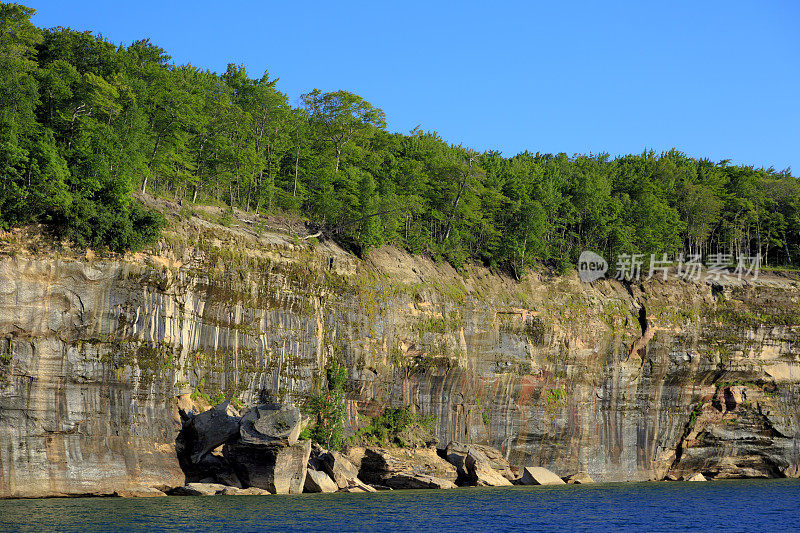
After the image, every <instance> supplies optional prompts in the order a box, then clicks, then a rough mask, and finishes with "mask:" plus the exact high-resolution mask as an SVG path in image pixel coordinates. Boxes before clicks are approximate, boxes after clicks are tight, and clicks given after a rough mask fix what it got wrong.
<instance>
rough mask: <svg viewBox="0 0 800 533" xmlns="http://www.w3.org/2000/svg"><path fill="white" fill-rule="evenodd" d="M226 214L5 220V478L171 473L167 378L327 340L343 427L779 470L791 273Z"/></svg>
mask: <svg viewBox="0 0 800 533" xmlns="http://www.w3.org/2000/svg"><path fill="white" fill-rule="evenodd" d="M241 225H242V227H240V228H236V227H234V228H226V227H222V226H219V225H217V224H213V223H211V222H208V221H207V220H205V219H202V218H198V217H196V216H195V217H191V218H189V219H185V220H183V221H182V222H180V223H178V222H175V223H173V224H172V229H171V230H170V231H168V232H167V233H166V235H165V237H164V239H163V240H162V241H161V242H160V243H159V245H158V246H157V247H155V248H154V249H152V250H149V251H148V252H146V253H138V254H128V255H126V256H125V257H111V258H108V257H105V258H103V257H101V258H97V257H93V255H92V254H88V255H86V254H84V255H77V254H75V253H73V252H71V251H69V250H68V249H65V248H63V247H61V246H60V245H58V244H55V245H47V244H46V243H45V244H41V243H39V242H38V241H37V240H36V239H35V238H33V237H31V234H30V233H29V232H17V233H15V234H8V235H6V238H5V242H4V244H3V253H2V255H0V335H1V336H0V341H2V342H1V346H0V496H6V497H8V496H47V495H77V494H111V493H113V492H114V491H119V490H123V489H130V488H135V487H144V486H148V487H157V488H160V487H170V486H178V485H182V484H183V482H184V476H183V473H182V472H181V469H180V467H179V465H178V461H177V458H176V454H175V437H176V434H177V432H178V430H179V429H180V422H179V417H178V414H177V405H178V402H179V401H187V399H188V398H189V395H192V394H194V397H195V398H204V397H205V398H209V399H222V398H224V397H227V396H229V395H232V396H233V398H234V402H241V403H243V404H252V403H253V402H254V400H255V398H257V396H258V394H259V393H260V392H261V391H262V390H269V391H271V392H273V393H275V394H276V395H278V396H279V397H280V398H282V399H287V400H292V401H296V402H302V400H303V398H304V397H305V396H306V395H307V394H308V393H310V392H312V391H314V390H317V389H318V388H319V387H320V386H321V384H322V377H321V376H322V375H323V372H320V370H321V369H323V368H324V367H325V365H326V364H327V363H328V362H329V361H330V360H332V359H337V360H340V361H343V362H345V364H346V365H347V367H348V369H349V378H350V385H351V390H350V392H349V405H348V410H349V423H350V425H351V427H354V426H356V425H357V424H358V419H359V415H374V414H376V413H377V412H378V411H379V410H380V409H381V407H382V406H385V405H388V404H392V405H412V406H414V407H415V408H416V409H417V410H419V411H420V412H422V413H424V414H432V415H435V416H436V417H437V421H438V422H437V427H436V432H437V437H438V438H439V440H440V442H442V443H447V442H449V441H460V442H475V443H485V444H490V445H492V446H494V447H496V448H498V449H500V450H502V452H503V453H504V454H505V456H506V458H507V459H508V460H509V461H510V463H511V464H512V465H520V466H525V465H541V466H546V467H548V468H550V469H551V470H553V471H555V472H557V473H559V474H560V475H567V474H571V473H574V472H579V471H585V472H588V473H589V474H590V475H591V477H592V478H594V479H595V480H596V481H611V480H648V479H663V478H664V477H666V476H673V477H681V476H685V475H686V474H687V473H691V472H698V471H699V472H703V473H704V474H707V475H710V476H712V477H713V476H715V475H718V476H720V477H735V476H797V475H798V469H799V468H800V467H799V465H800V311H799V310H798V309H799V308H798V304H799V303H800V286H799V285H798V281H797V278H796V277H791V276H788V275H781V276H778V275H774V274H773V275H769V276H765V275H762V277H761V278H760V279H759V280H757V281H755V282H752V281H748V282H739V281H736V280H732V281H725V280H722V281H720V282H713V281H701V282H698V283H686V282H680V281H669V282H662V281H660V280H652V281H648V282H643V283H641V284H639V283H636V284H621V283H619V282H616V281H597V282H594V283H592V284H583V283H581V282H580V281H579V280H578V278H577V276H575V275H574V274H573V275H568V276H565V277H547V276H544V275H539V274H535V273H534V274H532V275H531V276H530V277H529V278H528V279H527V280H526V281H525V282H523V283H517V282H515V281H513V280H511V279H509V278H507V277H505V276H503V275H500V274H498V273H496V272H493V271H491V270H489V269H484V268H480V267H472V268H469V269H467V271H466V272H464V273H457V272H455V271H454V270H453V269H452V268H450V267H449V266H448V265H446V264H435V263H434V262H432V261H429V260H427V259H424V258H420V257H414V256H410V255H408V254H406V253H404V252H400V251H398V250H394V249H389V248H386V249H380V250H376V251H374V252H372V253H371V254H370V256H369V257H368V258H366V259H365V260H360V259H357V258H355V257H354V256H352V255H351V254H348V253H346V252H344V251H343V250H341V249H340V248H338V247H337V246H335V245H334V244H332V243H331V242H330V241H326V242H322V243H318V242H316V241H315V240H314V239H308V240H306V239H302V238H298V237H292V236H291V235H288V234H286V233H282V232H278V231H272V230H268V229H263V228H261V229H258V230H257V229H255V228H256V226H255V225H248V224H245V223H243V222H242V223H241ZM34 244H35V246H34Z"/></svg>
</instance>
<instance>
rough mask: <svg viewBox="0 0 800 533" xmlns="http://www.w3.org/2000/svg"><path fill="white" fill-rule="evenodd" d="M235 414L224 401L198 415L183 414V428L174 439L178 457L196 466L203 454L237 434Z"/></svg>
mask: <svg viewBox="0 0 800 533" xmlns="http://www.w3.org/2000/svg"><path fill="white" fill-rule="evenodd" d="M235 412H236V411H235V410H234V409H233V408H232V407H231V405H230V402H229V401H227V400H226V401H224V402H222V403H220V404H219V405H215V406H214V407H212V408H211V409H209V410H208V411H204V412H202V413H200V414H198V415H190V414H186V413H183V415H182V417H181V418H182V420H183V424H182V425H183V427H182V428H181V431H180V432H179V433H178V437H177V438H176V439H175V447H176V452H177V453H178V456H179V457H182V458H183V459H184V460H188V461H189V462H191V463H195V464H196V463H198V462H199V461H200V459H201V458H202V457H203V456H204V455H205V454H207V453H208V452H210V451H211V450H213V449H214V448H216V447H218V446H220V445H221V444H224V443H225V442H227V441H228V440H229V439H230V438H231V437H233V436H235V435H236V434H237V433H239V419H238V418H237V417H236V416H235Z"/></svg>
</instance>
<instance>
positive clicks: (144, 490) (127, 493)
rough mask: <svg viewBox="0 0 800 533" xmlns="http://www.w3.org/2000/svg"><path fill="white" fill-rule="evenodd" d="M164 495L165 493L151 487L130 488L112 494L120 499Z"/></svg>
mask: <svg viewBox="0 0 800 533" xmlns="http://www.w3.org/2000/svg"><path fill="white" fill-rule="evenodd" d="M166 495H167V494H166V493H165V492H162V491H160V490H158V489H156V488H153V487H131V488H129V489H120V490H118V491H115V492H114V496H119V497H120V498H153V497H159V496H166Z"/></svg>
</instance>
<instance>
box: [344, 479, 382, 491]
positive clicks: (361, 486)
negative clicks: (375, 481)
mask: <svg viewBox="0 0 800 533" xmlns="http://www.w3.org/2000/svg"><path fill="white" fill-rule="evenodd" d="M339 492H378V489H376V488H375V487H370V486H369V485H367V484H366V483H364V482H363V481H361V480H360V479H358V478H356V479H353V480H351V481H350V483H349V484H348V485H347V486H346V487H344V488H341V489H339Z"/></svg>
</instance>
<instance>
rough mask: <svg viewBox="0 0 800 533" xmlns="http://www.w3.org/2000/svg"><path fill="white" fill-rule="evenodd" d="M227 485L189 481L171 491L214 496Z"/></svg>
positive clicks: (183, 494)
mask: <svg viewBox="0 0 800 533" xmlns="http://www.w3.org/2000/svg"><path fill="white" fill-rule="evenodd" d="M226 488H227V487H226V486H225V485H221V484H219V483H187V484H186V485H185V486H183V487H178V488H176V489H173V490H172V491H170V494H172V495H175V496H213V495H215V494H217V493H218V492H222V491H223V490H225V489H226Z"/></svg>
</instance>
